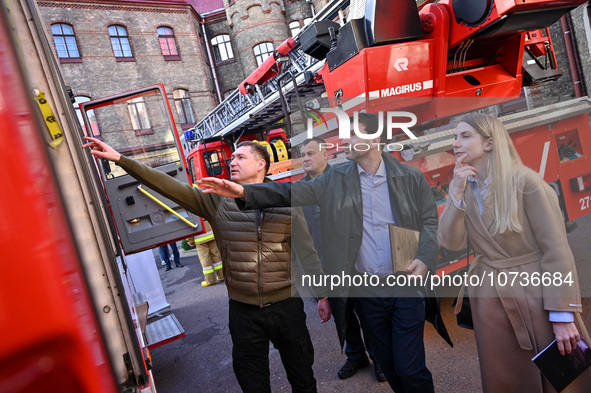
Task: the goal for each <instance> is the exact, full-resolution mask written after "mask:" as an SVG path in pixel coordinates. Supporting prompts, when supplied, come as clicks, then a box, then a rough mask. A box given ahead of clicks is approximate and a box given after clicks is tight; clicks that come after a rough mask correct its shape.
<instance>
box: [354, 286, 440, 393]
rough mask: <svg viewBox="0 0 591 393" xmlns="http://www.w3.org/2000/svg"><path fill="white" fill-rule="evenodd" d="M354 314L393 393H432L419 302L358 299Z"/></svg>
mask: <svg viewBox="0 0 591 393" xmlns="http://www.w3.org/2000/svg"><path fill="white" fill-rule="evenodd" d="M355 311H356V312H357V315H358V316H359V320H360V321H361V327H362V329H363V331H364V332H365V335H366V336H367V338H368V340H369V343H370V345H371V347H372V349H373V355H374V356H375V358H376V360H377V362H378V363H379V364H380V366H381V367H382V370H383V371H384V374H386V377H387V378H388V383H389V384H390V387H391V388H392V390H394V391H395V392H396V393H432V392H434V387H433V378H432V376H431V372H430V371H429V369H428V368H427V365H426V363H425V345H424V342H423V330H424V327H425V303H424V301H423V299H422V298H407V297H400V298H396V297H392V298H358V299H357V302H356V303H355Z"/></svg>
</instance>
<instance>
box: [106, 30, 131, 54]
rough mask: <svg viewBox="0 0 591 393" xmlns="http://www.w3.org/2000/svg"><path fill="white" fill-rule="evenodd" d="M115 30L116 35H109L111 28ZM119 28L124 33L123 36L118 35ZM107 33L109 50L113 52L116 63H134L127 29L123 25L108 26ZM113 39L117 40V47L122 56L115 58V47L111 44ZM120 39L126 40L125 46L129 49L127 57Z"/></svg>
mask: <svg viewBox="0 0 591 393" xmlns="http://www.w3.org/2000/svg"><path fill="white" fill-rule="evenodd" d="M112 27H114V28H116V32H117V35H112V34H111V28H112ZM119 28H122V29H123V30H124V31H125V35H124V36H122V35H119ZM107 31H108V32H109V41H110V42H111V50H113V56H114V57H115V60H117V61H135V56H134V54H133V47H132V46H131V39H130V38H129V31H128V30H127V27H125V26H123V25H110V26H108V27H107ZM113 39H117V41H118V43H119V47H120V49H121V54H122V55H124V56H117V52H116V51H115V45H114V43H113ZM122 39H125V40H127V46H128V47H129V54H130V55H129V56H125V50H124V49H123V45H121V41H122Z"/></svg>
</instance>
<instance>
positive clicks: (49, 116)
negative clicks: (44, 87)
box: [33, 89, 64, 149]
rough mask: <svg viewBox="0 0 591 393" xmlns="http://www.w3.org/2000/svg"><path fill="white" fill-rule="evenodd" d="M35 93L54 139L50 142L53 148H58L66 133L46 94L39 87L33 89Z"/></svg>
mask: <svg viewBox="0 0 591 393" xmlns="http://www.w3.org/2000/svg"><path fill="white" fill-rule="evenodd" d="M33 95H34V96H35V101H37V104H39V109H41V114H42V115H43V120H45V124H46V125H47V129H48V130H49V133H50V134H51V139H52V141H51V142H49V146H51V148H52V149H56V148H57V147H58V146H59V144H60V143H62V141H63V140H64V134H63V132H62V129H61V128H60V125H59V124H58V123H57V119H56V118H55V116H54V114H53V111H52V110H51V107H50V106H49V102H48V101H47V99H46V98H45V94H43V93H42V92H41V91H39V89H35V90H33Z"/></svg>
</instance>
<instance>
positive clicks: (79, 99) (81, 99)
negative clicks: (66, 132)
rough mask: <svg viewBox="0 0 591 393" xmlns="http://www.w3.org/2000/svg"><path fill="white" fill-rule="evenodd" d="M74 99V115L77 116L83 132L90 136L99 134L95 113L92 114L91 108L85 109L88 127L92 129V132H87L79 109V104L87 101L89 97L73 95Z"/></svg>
mask: <svg viewBox="0 0 591 393" xmlns="http://www.w3.org/2000/svg"><path fill="white" fill-rule="evenodd" d="M74 100H75V101H74V109H75V110H76V117H78V122H79V123H80V125H81V126H82V129H83V130H84V132H85V133H86V134H87V135H90V136H99V134H100V131H99V128H98V123H97V121H96V115H95V114H94V110H92V109H91V110H89V111H87V114H86V116H88V121H90V128H91V129H92V132H88V130H87V129H86V125H85V124H84V119H83V118H82V111H81V109H80V105H81V104H83V103H85V102H87V101H90V97H86V96H76V97H74Z"/></svg>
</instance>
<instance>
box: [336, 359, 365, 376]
mask: <svg viewBox="0 0 591 393" xmlns="http://www.w3.org/2000/svg"><path fill="white" fill-rule="evenodd" d="M367 366H369V359H368V358H367V357H365V358H363V359H361V360H351V359H347V361H346V362H345V364H344V365H343V367H341V369H340V370H339V372H338V375H339V378H340V379H347V378H351V377H352V376H353V375H355V373H356V372H357V370H360V369H362V368H365V367H367Z"/></svg>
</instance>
